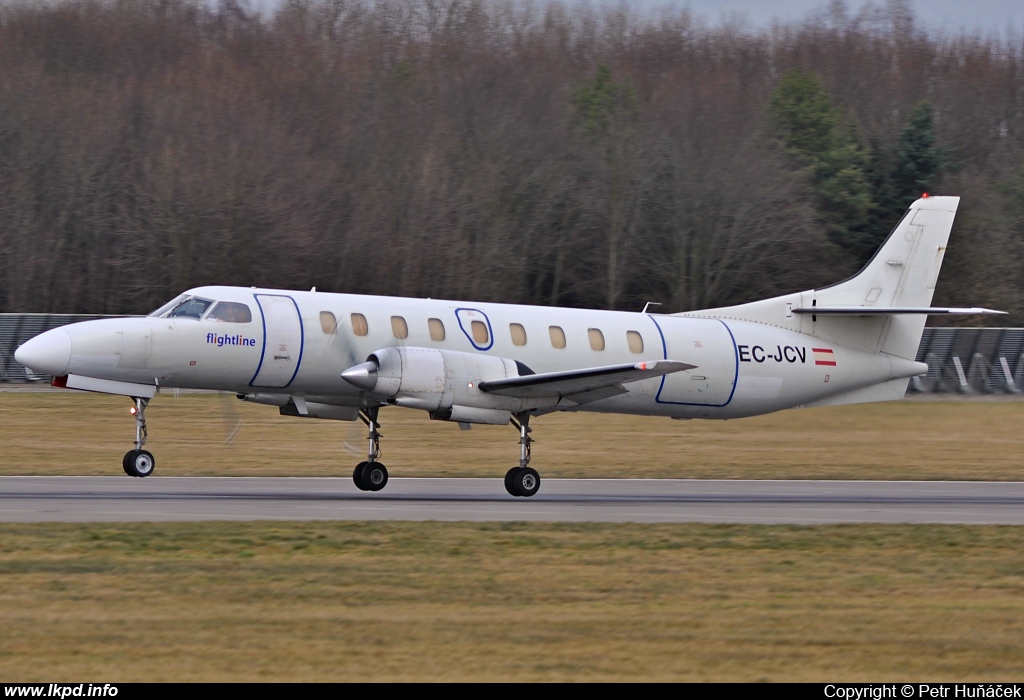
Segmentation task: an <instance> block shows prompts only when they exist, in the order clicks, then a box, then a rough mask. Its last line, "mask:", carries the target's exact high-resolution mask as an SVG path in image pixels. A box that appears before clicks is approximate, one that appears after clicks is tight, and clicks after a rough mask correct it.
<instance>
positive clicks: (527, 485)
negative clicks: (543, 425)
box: [505, 411, 540, 498]
mask: <svg viewBox="0 0 1024 700" xmlns="http://www.w3.org/2000/svg"><path fill="white" fill-rule="evenodd" d="M516 418H518V419H519V420H518V421H516V419H515V418H513V419H512V425H513V426H514V427H515V428H517V429H518V430H519V466H518V467H512V468H511V469H509V470H508V473H506V474H505V490H506V491H508V492H509V493H510V494H511V495H513V496H524V497H527V498H528V497H530V496H532V495H534V494H535V493H537V491H538V490H540V474H538V473H537V471H536V470H535V469H533V468H531V467H530V466H529V464H530V452H531V449H530V445H531V444H532V443H533V438H531V437H530V433H531V432H533V431H532V430H531V429H530V413H529V412H528V411H523V412H522V413H517V414H516Z"/></svg>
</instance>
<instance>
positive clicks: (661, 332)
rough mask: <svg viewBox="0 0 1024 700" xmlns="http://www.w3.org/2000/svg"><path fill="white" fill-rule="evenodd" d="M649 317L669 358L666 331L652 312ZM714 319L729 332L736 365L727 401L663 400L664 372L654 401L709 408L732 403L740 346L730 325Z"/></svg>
mask: <svg viewBox="0 0 1024 700" xmlns="http://www.w3.org/2000/svg"><path fill="white" fill-rule="evenodd" d="M648 317H649V318H650V319H651V321H652V322H653V323H654V327H655V328H657V329H658V335H659V336H661V350H662V353H663V355H664V358H665V359H666V360H667V359H669V357H668V343H666V342H665V333H664V331H662V330H661V326H660V325H658V321H657V320H655V318H654V316H651V315H650V314H648ZM714 320H715V321H718V322H719V323H721V324H722V325H723V326H725V331H726V332H727V333H728V334H729V340H730V341H732V352H733V366H734V367H735V371H734V373H733V378H732V391H730V392H729V398H728V399H727V400H726V402H725V403H689V402H686V401H662V400H661V392H662V390H664V388H665V381H666V380H667V379H668V375H664V374H663V375H662V376H661V385H660V386H659V387H658V393H657V394H655V396H654V402H655V403H661V404H671V405H673V406H707V407H709V408H724V407H726V406H728V405H729V404H730V403H732V397H733V395H734V394H735V393H736V382H737V380H738V379H739V376H740V351H739V348H737V347H736V338H735V336H733V334H732V329H731V328H729V325H728V324H727V323H726V322H725V321H723V320H721V319H719V318H716V319H714Z"/></svg>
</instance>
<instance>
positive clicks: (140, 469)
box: [121, 398, 156, 476]
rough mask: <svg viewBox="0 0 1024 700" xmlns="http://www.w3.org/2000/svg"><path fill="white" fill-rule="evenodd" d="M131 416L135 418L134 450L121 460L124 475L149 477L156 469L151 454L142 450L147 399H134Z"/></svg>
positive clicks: (145, 434) (144, 438) (145, 433)
mask: <svg viewBox="0 0 1024 700" xmlns="http://www.w3.org/2000/svg"><path fill="white" fill-rule="evenodd" d="M134 401H135V406H134V407H133V408H132V414H134V416H135V449H134V450H129V451H128V452H127V453H126V454H125V456H124V458H123V459H122V460H121V466H122V467H124V473H125V474H127V475H128V476H149V475H150V474H152V473H153V469H155V468H156V459H154V458H153V455H152V453H150V452H148V451H147V450H144V449H142V446H143V445H145V444H146V436H147V432H146V406H148V405H149V399H144V398H135V399H134Z"/></svg>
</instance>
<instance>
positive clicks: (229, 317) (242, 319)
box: [206, 301, 252, 323]
mask: <svg viewBox="0 0 1024 700" xmlns="http://www.w3.org/2000/svg"><path fill="white" fill-rule="evenodd" d="M206 320H207V321H224V322H225V323H249V322H251V321H252V311H250V310H249V307H248V306H246V305H245V304H240V303H238V302H237V301H219V302H217V305H216V306H214V307H213V310H212V311H210V313H209V314H207V315H206Z"/></svg>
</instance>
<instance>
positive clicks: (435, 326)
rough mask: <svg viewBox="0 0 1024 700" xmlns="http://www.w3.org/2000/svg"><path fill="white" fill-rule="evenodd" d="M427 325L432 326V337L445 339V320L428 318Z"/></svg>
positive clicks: (438, 339)
mask: <svg viewBox="0 0 1024 700" xmlns="http://www.w3.org/2000/svg"><path fill="white" fill-rule="evenodd" d="M427 327H428V328H430V339H431V340H436V341H438V342H441V341H442V340H444V322H443V321H442V320H441V319H439V318H428V319H427Z"/></svg>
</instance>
